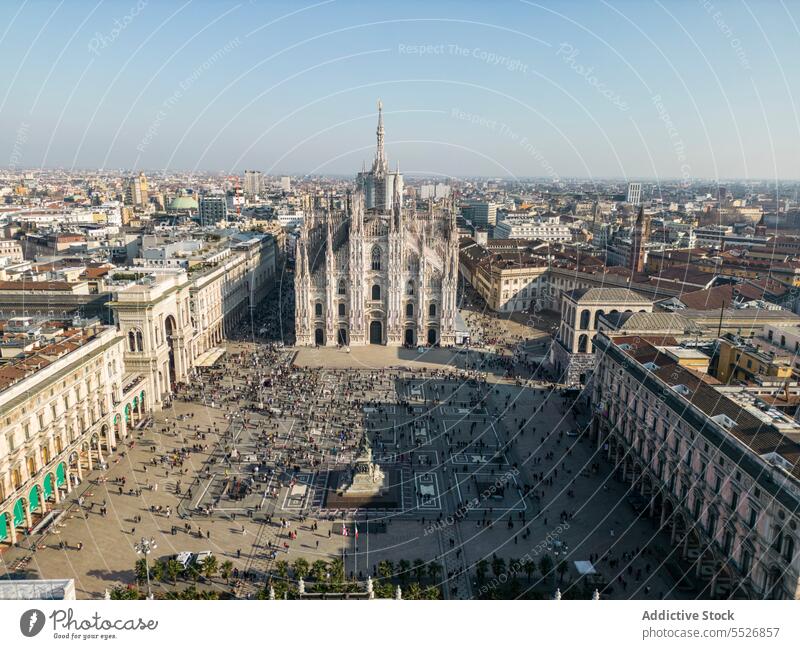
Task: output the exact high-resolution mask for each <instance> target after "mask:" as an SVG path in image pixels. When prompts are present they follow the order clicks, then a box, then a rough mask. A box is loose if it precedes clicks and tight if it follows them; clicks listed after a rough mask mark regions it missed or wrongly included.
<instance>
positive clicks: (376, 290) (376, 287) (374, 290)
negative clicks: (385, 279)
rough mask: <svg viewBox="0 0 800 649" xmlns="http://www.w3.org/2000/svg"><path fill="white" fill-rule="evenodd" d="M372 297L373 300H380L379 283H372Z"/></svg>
mask: <svg viewBox="0 0 800 649" xmlns="http://www.w3.org/2000/svg"><path fill="white" fill-rule="evenodd" d="M372 299H373V300H380V299H381V287H380V285H379V284H373V285H372Z"/></svg>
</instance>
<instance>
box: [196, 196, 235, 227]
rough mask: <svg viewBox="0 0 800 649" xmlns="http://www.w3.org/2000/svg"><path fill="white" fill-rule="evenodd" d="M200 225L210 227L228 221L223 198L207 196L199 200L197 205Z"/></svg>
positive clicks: (226, 206)
mask: <svg viewBox="0 0 800 649" xmlns="http://www.w3.org/2000/svg"><path fill="white" fill-rule="evenodd" d="M198 216H199V217H200V225H212V224H214V223H218V222H220V221H227V219H228V205H227V201H226V198H225V196H223V195H221V194H218V195H214V194H212V195H208V196H203V197H202V198H201V199H200V203H199V205H198Z"/></svg>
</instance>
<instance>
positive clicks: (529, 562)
mask: <svg viewBox="0 0 800 649" xmlns="http://www.w3.org/2000/svg"><path fill="white" fill-rule="evenodd" d="M522 569H523V570H524V571H525V575H526V576H527V577H528V582H529V583H530V581H531V578H532V577H533V573H534V572H536V563H534V561H533V559H526V560H525V563H523V564H522Z"/></svg>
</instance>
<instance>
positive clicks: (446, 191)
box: [419, 183, 450, 199]
mask: <svg viewBox="0 0 800 649" xmlns="http://www.w3.org/2000/svg"><path fill="white" fill-rule="evenodd" d="M448 196H450V185H446V184H445V183H436V184H435V185H422V186H421V187H420V188H419V197H420V198H423V199H425V198H434V199H438V198H447V197H448Z"/></svg>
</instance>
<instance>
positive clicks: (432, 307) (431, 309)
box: [428, 302, 436, 318]
mask: <svg viewBox="0 0 800 649" xmlns="http://www.w3.org/2000/svg"><path fill="white" fill-rule="evenodd" d="M428 316H430V317H431V318H435V317H436V305H435V304H434V303H433V302H431V304H429V305H428Z"/></svg>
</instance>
